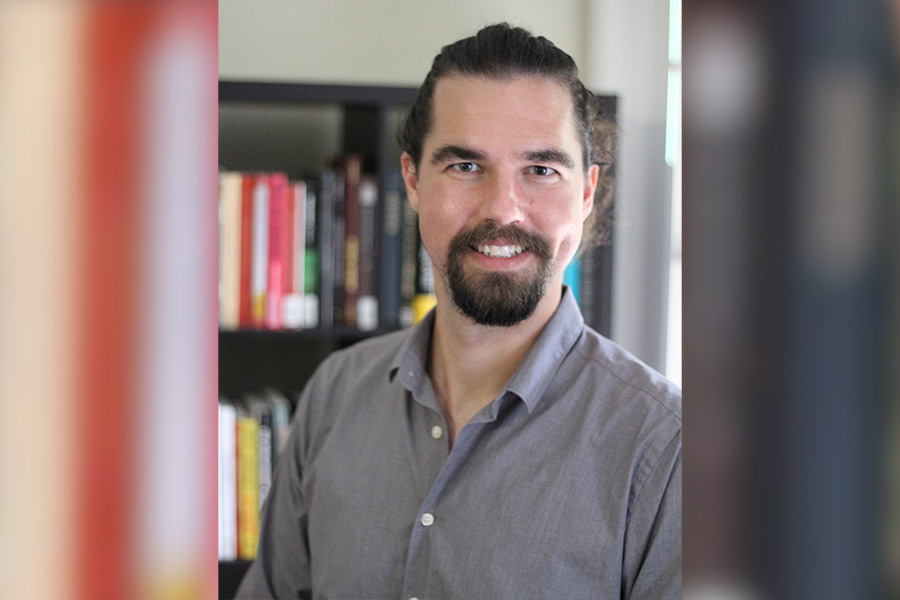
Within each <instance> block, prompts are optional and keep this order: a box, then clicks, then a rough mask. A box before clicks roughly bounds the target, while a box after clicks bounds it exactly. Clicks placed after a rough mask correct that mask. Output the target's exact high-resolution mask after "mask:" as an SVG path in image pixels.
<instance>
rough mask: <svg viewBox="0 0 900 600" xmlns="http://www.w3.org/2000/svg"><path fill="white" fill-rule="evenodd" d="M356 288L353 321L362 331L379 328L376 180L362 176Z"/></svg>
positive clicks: (359, 197)
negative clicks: (357, 282) (357, 281)
mask: <svg viewBox="0 0 900 600" xmlns="http://www.w3.org/2000/svg"><path fill="white" fill-rule="evenodd" d="M358 199H359V257H358V265H359V267H358V272H359V288H358V290H357V297H356V323H355V325H356V326H357V327H359V328H360V329H361V330H363V331H373V330H375V329H377V328H378V286H377V282H376V279H377V277H376V264H377V256H376V248H375V238H376V236H375V227H376V222H375V221H376V212H377V209H378V183H377V180H376V179H375V177H373V176H364V177H362V178H361V179H360V183H359V196H358Z"/></svg>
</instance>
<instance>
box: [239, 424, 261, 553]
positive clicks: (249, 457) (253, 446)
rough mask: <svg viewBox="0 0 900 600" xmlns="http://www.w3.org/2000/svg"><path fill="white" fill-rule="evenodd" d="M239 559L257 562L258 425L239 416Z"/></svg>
mask: <svg viewBox="0 0 900 600" xmlns="http://www.w3.org/2000/svg"><path fill="white" fill-rule="evenodd" d="M237 463H238V469H237V472H238V485H237V489H238V558H242V559H246V560H253V559H254V558H256V544H257V542H258V541H259V422H258V421H257V420H256V419H254V418H253V417H252V416H251V415H249V414H241V416H239V417H238V423H237Z"/></svg>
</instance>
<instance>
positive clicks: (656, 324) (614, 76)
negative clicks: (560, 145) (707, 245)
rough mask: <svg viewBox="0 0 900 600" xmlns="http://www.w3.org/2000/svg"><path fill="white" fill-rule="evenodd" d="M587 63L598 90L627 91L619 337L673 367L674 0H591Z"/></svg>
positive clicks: (588, 78)
mask: <svg viewBox="0 0 900 600" xmlns="http://www.w3.org/2000/svg"><path fill="white" fill-rule="evenodd" d="M587 9H588V10H587V18H586V23H587V28H588V30H589V31H591V33H592V34H591V35H590V36H589V37H588V48H587V50H586V56H587V62H586V64H585V65H584V68H583V69H582V70H583V72H584V78H585V83H586V84H587V85H588V86H590V87H591V88H592V89H595V90H598V91H604V92H609V93H613V94H616V95H617V96H618V97H619V105H618V116H619V125H620V128H621V135H622V139H621V148H620V153H619V163H618V165H617V169H618V172H617V177H616V190H617V195H616V202H617V206H616V215H615V218H616V229H615V233H614V236H615V245H614V258H613V261H614V264H613V306H612V334H611V335H612V337H613V338H614V339H615V340H616V341H617V342H618V343H620V344H622V345H623V346H625V347H626V348H628V349H629V350H630V351H631V352H633V353H634V354H636V355H637V356H638V357H639V358H641V359H643V360H644V361H645V362H647V363H648V364H650V365H652V366H653V367H655V368H656V369H658V370H660V371H663V370H664V367H665V348H666V346H665V341H666V321H667V315H666V300H667V295H668V269H669V243H670V237H671V236H670V206H671V193H672V179H671V178H672V170H671V169H670V168H669V167H668V165H666V162H665V138H666V121H665V116H666V92H667V89H666V88H667V79H668V66H669V58H668V39H669V33H668V25H669V23H668V18H669V4H668V2H667V1H666V0H627V1H623V0H590V1H589V2H588V3H587Z"/></svg>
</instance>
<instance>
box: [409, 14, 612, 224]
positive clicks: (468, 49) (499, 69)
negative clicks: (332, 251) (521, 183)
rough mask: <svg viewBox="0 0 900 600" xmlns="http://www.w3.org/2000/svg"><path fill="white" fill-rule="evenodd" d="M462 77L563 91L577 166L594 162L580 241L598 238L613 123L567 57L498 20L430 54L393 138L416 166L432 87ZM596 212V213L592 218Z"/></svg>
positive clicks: (541, 39)
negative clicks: (595, 178) (522, 79)
mask: <svg viewBox="0 0 900 600" xmlns="http://www.w3.org/2000/svg"><path fill="white" fill-rule="evenodd" d="M449 75H465V76H473V77H485V78H488V79H494V80H509V79H512V78H513V77H515V76H519V75H533V76H539V77H546V78H548V79H552V80H555V81H558V82H559V83H560V84H562V85H564V86H565V87H566V89H568V90H569V94H570V95H571V97H572V106H573V108H574V113H575V128H576V132H577V134H578V137H579V141H580V142H581V148H582V155H583V165H582V166H583V168H584V169H585V171H587V169H588V167H589V166H590V165H591V164H597V165H600V183H599V184H598V186H597V189H598V192H597V197H596V198H595V201H594V211H593V215H592V218H591V219H590V221H589V222H588V224H586V227H585V235H584V237H585V239H586V240H587V239H592V240H593V241H600V239H601V238H605V237H606V235H607V233H608V231H607V230H608V223H607V222H606V220H607V219H606V212H607V208H608V205H609V202H610V200H611V198H612V193H611V192H612V187H611V184H610V181H609V178H608V174H607V171H608V170H609V165H610V164H611V163H612V157H613V154H614V143H615V124H614V123H613V121H612V120H611V119H610V117H609V115H606V114H604V111H603V110H602V107H601V105H600V103H599V102H598V100H597V98H596V97H595V96H594V94H592V93H591V92H590V91H589V90H587V89H586V88H585V87H584V84H583V83H581V80H580V79H579V78H578V67H577V66H576V65H575V61H574V60H573V59H572V57H571V56H569V55H568V54H566V53H565V52H563V51H562V50H560V49H559V48H557V47H556V46H555V45H554V44H553V42H551V41H550V40H548V39H546V38H545V37H543V36H534V35H532V34H531V32H529V31H527V30H525V29H522V28H521V27H512V26H510V25H509V24H508V23H499V24H497V25H490V26H488V27H485V28H484V29H482V30H481V31H479V32H478V33H476V34H475V35H474V36H472V37H468V38H465V39H462V40H459V41H458V42H455V43H453V44H450V45H448V46H444V47H443V48H442V49H441V52H440V53H439V54H438V55H437V56H436V57H435V58H434V62H432V64H431V70H430V71H429V72H428V75H427V76H426V77H425V81H424V83H422V87H420V88H419V93H418V96H416V101H415V103H414V104H413V106H412V108H411V109H410V111H409V113H408V114H407V115H406V119H405V120H404V122H403V123H402V125H401V127H400V131H399V133H398V135H397V140H398V142H399V143H400V147H401V148H402V149H403V150H404V151H406V152H408V153H409V155H410V156H411V157H412V159H413V162H414V163H415V165H416V167H417V168H418V166H419V164H420V161H421V159H422V145H423V143H424V140H425V136H426V135H427V134H428V132H429V131H430V130H431V125H432V122H431V119H432V104H433V99H434V89H435V86H436V85H437V82H438V80H439V79H440V78H441V77H446V76H449ZM598 215H600V216H598Z"/></svg>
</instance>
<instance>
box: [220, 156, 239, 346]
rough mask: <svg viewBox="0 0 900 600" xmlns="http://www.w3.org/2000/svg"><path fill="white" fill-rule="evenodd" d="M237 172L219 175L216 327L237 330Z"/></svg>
mask: <svg viewBox="0 0 900 600" xmlns="http://www.w3.org/2000/svg"><path fill="white" fill-rule="evenodd" d="M241 185H242V177H241V174H240V173H223V174H222V175H221V176H220V177H219V224H220V227H219V326H220V327H222V328H223V329H237V328H238V326H239V324H240V260H241V246H240V235H241V231H240V230H241Z"/></svg>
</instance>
